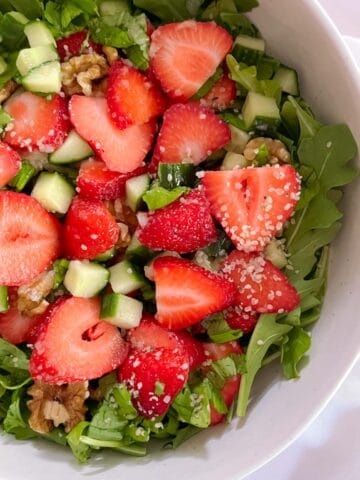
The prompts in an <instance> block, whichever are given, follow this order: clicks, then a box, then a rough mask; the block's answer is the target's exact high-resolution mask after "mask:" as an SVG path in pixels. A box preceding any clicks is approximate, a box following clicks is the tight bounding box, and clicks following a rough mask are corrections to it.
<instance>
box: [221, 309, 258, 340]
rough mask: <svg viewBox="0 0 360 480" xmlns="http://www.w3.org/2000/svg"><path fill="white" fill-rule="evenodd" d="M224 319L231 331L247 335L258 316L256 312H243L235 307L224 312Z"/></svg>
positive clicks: (252, 328) (253, 326)
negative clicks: (240, 331)
mask: <svg viewBox="0 0 360 480" xmlns="http://www.w3.org/2000/svg"><path fill="white" fill-rule="evenodd" d="M224 318H225V321H226V322H227V324H228V325H229V327H230V328H232V329H233V330H242V332H243V333H245V334H247V333H250V332H252V331H253V330H254V328H255V326H256V324H257V321H258V319H259V314H258V313H256V312H244V310H243V309H242V308H241V307H239V306H237V307H230V308H228V309H227V310H225V312H224Z"/></svg>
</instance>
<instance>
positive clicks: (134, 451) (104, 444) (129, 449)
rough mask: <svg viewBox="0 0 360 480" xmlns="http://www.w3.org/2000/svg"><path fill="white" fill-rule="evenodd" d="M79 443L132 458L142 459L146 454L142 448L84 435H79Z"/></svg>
mask: <svg viewBox="0 0 360 480" xmlns="http://www.w3.org/2000/svg"><path fill="white" fill-rule="evenodd" d="M80 442H82V443H83V444H85V445H89V446H90V447H92V448H94V449H99V448H111V449H113V450H117V451H118V452H121V453H124V454H125V455H131V456H134V457H144V456H145V455H146V453H147V452H146V449H145V448H144V447H142V446H139V445H136V444H133V445H127V444H125V443H122V442H120V441H116V440H97V439H95V438H91V437H88V436H86V435H81V437H80Z"/></svg>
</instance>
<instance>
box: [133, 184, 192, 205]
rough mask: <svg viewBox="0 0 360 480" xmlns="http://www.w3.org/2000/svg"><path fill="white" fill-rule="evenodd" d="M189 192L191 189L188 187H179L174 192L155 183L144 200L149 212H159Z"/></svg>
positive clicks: (145, 194) (146, 193)
mask: <svg viewBox="0 0 360 480" xmlns="http://www.w3.org/2000/svg"><path fill="white" fill-rule="evenodd" d="M189 191H190V188H188V187H177V188H174V189H173V190H167V189H166V188H163V187H160V186H159V185H158V184H156V183H155V184H154V185H153V186H152V188H151V189H150V190H148V191H147V192H145V193H144V195H143V197H142V198H143V200H144V202H145V203H146V205H147V207H148V209H149V210H158V209H159V208H164V207H166V206H167V205H169V204H170V203H173V202H175V200H177V199H178V198H180V197H181V196H182V195H184V194H185V193H187V192H189Z"/></svg>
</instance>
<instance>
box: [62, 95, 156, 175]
mask: <svg viewBox="0 0 360 480" xmlns="http://www.w3.org/2000/svg"><path fill="white" fill-rule="evenodd" d="M69 108H70V117H71V121H72V123H73V125H74V127H75V129H76V130H77V132H78V133H79V134H80V135H81V136H82V137H83V138H84V139H85V140H86V141H87V142H89V144H90V145H91V147H92V148H93V150H94V151H95V152H96V153H97V154H98V155H99V157H100V158H101V159H102V160H103V161H104V162H105V163H106V166H107V167H108V168H109V169H110V170H113V171H115V172H120V173H128V172H132V171H134V170H135V169H137V168H139V167H140V166H141V165H142V163H143V161H144V159H145V157H146V155H147V154H148V152H149V150H150V148H151V146H152V142H153V138H154V135H155V131H156V125H155V123H154V122H149V123H145V124H144V125H133V126H131V127H129V128H127V129H126V130H120V129H119V128H117V127H116V126H115V125H114V123H113V121H112V119H111V115H110V114H109V113H108V108H107V102H106V99H105V98H100V97H98V98H96V97H84V96H79V95H73V97H72V98H71V101H70V107H69ZM90 119H91V120H90Z"/></svg>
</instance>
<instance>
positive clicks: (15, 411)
mask: <svg viewBox="0 0 360 480" xmlns="http://www.w3.org/2000/svg"><path fill="white" fill-rule="evenodd" d="M24 394H25V390H23V389H19V390H16V391H15V392H13V394H12V396H11V404H10V406H9V408H8V410H7V413H6V417H5V418H4V422H3V428H4V430H5V432H7V433H11V434H13V435H15V437H16V439H17V440H27V439H29V438H34V437H36V436H37V434H36V433H35V432H34V431H33V430H31V428H30V427H29V425H28V423H27V422H25V420H24V419H23V417H22V413H21V400H22V397H23V395H24Z"/></svg>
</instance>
